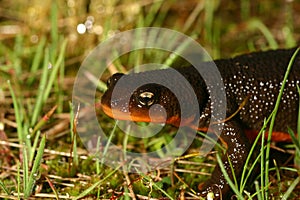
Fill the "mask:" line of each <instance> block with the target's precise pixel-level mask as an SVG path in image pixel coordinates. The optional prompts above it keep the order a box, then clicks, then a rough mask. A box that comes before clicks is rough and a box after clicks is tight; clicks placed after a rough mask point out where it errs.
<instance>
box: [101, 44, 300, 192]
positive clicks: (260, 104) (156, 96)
mask: <svg viewBox="0 0 300 200" xmlns="http://www.w3.org/2000/svg"><path fill="white" fill-rule="evenodd" d="M295 50H296V48H291V49H278V50H269V51H259V52H253V53H248V54H243V55H239V56H236V57H233V58H229V59H218V60H214V61H213V62H214V63H215V64H216V66H217V68H218V70H219V72H220V74H221V77H222V79H223V82H224V87H225V93H226V101H227V108H226V116H227V117H229V116H231V117H230V118H228V120H224V122H223V125H224V126H223V128H222V134H221V136H220V137H221V138H222V141H223V142H225V143H226V144H227V152H226V155H224V156H223V158H222V160H223V162H224V165H225V168H226V169H227V172H228V174H229V175H230V176H231V177H232V174H231V168H230V164H229V162H228V157H229V158H230V159H231V163H232V166H233V169H234V171H235V174H236V176H238V174H239V173H240V172H241V170H242V168H243V164H244V163H245V159H246V158H247V155H248V153H249V148H250V144H251V141H252V140H250V139H249V138H252V139H253V138H255V136H256V135H255V134H257V133H258V131H259V130H260V129H261V127H262V125H263V121H264V119H265V118H267V117H268V116H269V115H270V114H271V113H272V111H273V109H274V105H275V102H276V99H277V96H278V94H279V90H280V88H281V85H282V80H283V78H284V74H285V72H286V69H287V66H288V64H289V61H290V59H291V57H292V55H293V53H294V52H295ZM211 62H212V61H211ZM211 62H203V63H201V65H202V66H207V68H209V67H210V64H211ZM176 70H177V71H178V72H179V73H180V74H181V75H182V76H184V78H185V79H186V80H187V81H188V82H189V83H190V84H191V86H192V88H193V90H194V92H195V94H196V97H197V101H198V105H197V106H199V111H200V115H192V114H191V115H190V116H188V115H184V116H183V115H182V114H181V113H180V111H181V110H180V105H179V101H178V99H177V98H176V95H174V93H172V91H170V90H169V89H168V88H166V87H164V86H162V85H160V84H154V83H153V84H151V83H149V84H145V85H142V86H141V87H139V88H137V89H136V90H135V91H134V92H133V93H130V95H131V96H130V97H129V102H127V101H126V100H124V99H126V98H125V96H126V95H129V94H128V93H127V92H128V91H127V88H130V87H132V85H134V84H135V83H139V82H141V81H142V80H149V81H150V80H151V79H153V78H154V77H161V78H162V79H164V80H163V81H169V82H170V83H171V84H178V85H180V83H178V80H176V79H174V78H173V77H172V76H170V75H168V74H169V73H170V69H162V70H152V71H146V72H140V73H131V74H126V75H125V74H122V73H116V74H114V75H112V76H111V77H110V78H109V79H108V81H107V87H108V89H107V91H106V92H105V93H104V94H103V96H102V100H101V107H102V109H103V111H104V112H105V113H106V114H107V115H108V116H110V117H113V118H115V119H120V120H131V121H137V122H150V121H151V122H158V123H161V122H162V120H165V121H166V123H167V124H171V125H174V126H180V125H182V124H183V125H184V126H189V123H190V122H192V121H193V119H192V118H193V117H197V118H198V119H199V125H198V127H197V129H198V130H205V129H206V128H207V124H209V122H210V117H211V109H212V107H213V106H214V105H211V103H210V98H211V96H210V94H209V89H208V87H207V85H206V84H205V81H204V80H203V77H202V76H201V75H200V74H199V73H198V72H197V70H196V69H195V68H194V67H193V66H187V67H181V68H177V69H176ZM121 79H122V80H123V82H122V85H121V88H122V92H119V93H117V94H114V95H113V97H112V93H113V90H114V87H115V85H116V84H117V83H118V81H119V80H121ZM299 83H300V55H297V57H296V59H295V60H294V63H293V66H292V69H291V71H290V74H289V77H288V80H287V82H286V85H285V89H284V92H283V96H282V99H281V103H280V106H279V110H278V113H277V115H276V120H275V126H274V128H273V133H272V140H273V141H280V142H285V141H289V139H290V137H289V134H288V133H287V128H288V127H290V128H291V129H292V130H295V131H296V130H297V129H296V127H297V117H298V108H299V95H298V91H297V85H299ZM181 90H183V91H180V92H181V93H182V95H185V93H184V87H183V88H181ZM184 98H185V100H186V101H187V102H188V101H189V99H188V98H189V96H188V95H185V97H184ZM155 104H158V105H161V106H162V107H163V108H164V109H165V111H166V119H163V117H160V116H159V115H160V114H159V112H158V114H157V115H156V114H155V111H154V114H153V111H152V114H151V116H150V114H149V111H150V108H151V106H152V105H155ZM241 104H244V105H243V106H240V105H241ZM237 110H238V112H237V113H236V111H237ZM233 113H235V114H234V116H233V117H232V115H233ZM182 121H183V122H184V123H181V124H180V122H182ZM194 128H195V127H194ZM215 187H217V188H218V190H217V191H219V190H220V191H221V193H222V195H223V197H224V195H226V194H227V193H228V192H229V191H230V188H229V186H228V183H227V182H226V180H225V178H224V176H223V174H222V172H221V170H220V168H219V167H218V166H216V167H215V169H214V171H213V173H212V176H211V178H210V179H209V180H208V181H207V182H205V183H204V185H203V186H202V188H201V192H202V194H203V195H205V194H207V192H210V191H213V192H216V193H217V194H216V195H217V196H218V195H220V194H218V192H217V191H216V189H214V188H215Z"/></svg>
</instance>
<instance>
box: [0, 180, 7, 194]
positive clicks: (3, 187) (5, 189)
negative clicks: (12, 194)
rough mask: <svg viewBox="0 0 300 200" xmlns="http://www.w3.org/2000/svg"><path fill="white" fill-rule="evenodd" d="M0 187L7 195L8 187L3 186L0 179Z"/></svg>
mask: <svg viewBox="0 0 300 200" xmlns="http://www.w3.org/2000/svg"><path fill="white" fill-rule="evenodd" d="M0 188H2V190H3V191H4V192H5V193H6V194H7V195H9V191H8V189H7V188H6V187H5V185H4V183H3V182H2V181H1V180H0Z"/></svg>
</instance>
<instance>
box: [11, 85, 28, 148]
mask: <svg viewBox="0 0 300 200" xmlns="http://www.w3.org/2000/svg"><path fill="white" fill-rule="evenodd" d="M7 83H8V87H9V91H10V94H11V97H12V100H13V106H14V111H15V117H16V123H17V133H18V140H19V143H20V144H23V142H24V141H25V136H24V135H23V129H22V127H23V125H22V119H21V114H20V109H19V102H18V100H17V98H16V95H15V93H14V90H13V88H12V86H11V83H10V81H9V80H8V81H7Z"/></svg>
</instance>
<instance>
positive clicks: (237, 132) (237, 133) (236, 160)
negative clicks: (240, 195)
mask: <svg viewBox="0 0 300 200" xmlns="http://www.w3.org/2000/svg"><path fill="white" fill-rule="evenodd" d="M221 141H224V142H225V143H226V145H227V147H228V148H227V151H226V154H225V155H224V156H223V157H222V161H223V164H224V167H225V169H226V171H227V173H228V175H229V176H230V178H231V180H233V174H232V168H231V166H230V162H231V164H232V167H233V171H234V173H235V176H236V177H239V175H240V173H241V172H242V170H243V166H244V163H245V160H246V158H247V156H248V153H249V148H250V145H249V142H248V140H247V138H246V136H245V134H244V131H243V129H242V128H241V127H240V125H239V124H238V123H236V122H234V121H230V122H226V123H225V125H224V127H223V130H222V134H221ZM228 159H230V162H229V161H228ZM200 189H201V190H202V193H201V195H202V196H206V195H207V193H208V192H213V193H214V194H215V197H217V198H220V195H221V194H220V192H221V193H222V194H223V195H224V194H228V192H229V191H230V187H229V185H228V183H227V181H226V180H225V177H224V175H223V173H222V172H221V169H220V167H219V165H217V166H216V168H215V169H214V171H213V173H212V176H211V178H210V179H209V180H208V181H207V182H205V183H204V185H203V186H201V187H200Z"/></svg>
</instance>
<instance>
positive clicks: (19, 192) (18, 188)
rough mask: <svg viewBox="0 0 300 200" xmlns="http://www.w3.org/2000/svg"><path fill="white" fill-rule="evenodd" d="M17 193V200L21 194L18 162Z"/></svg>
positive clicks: (18, 164)
mask: <svg viewBox="0 0 300 200" xmlns="http://www.w3.org/2000/svg"><path fill="white" fill-rule="evenodd" d="M17 191H18V199H21V198H20V194H21V174H20V162H19V161H17Z"/></svg>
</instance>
